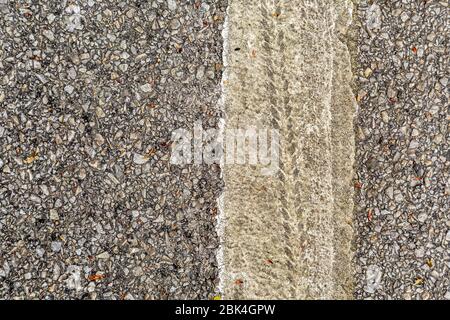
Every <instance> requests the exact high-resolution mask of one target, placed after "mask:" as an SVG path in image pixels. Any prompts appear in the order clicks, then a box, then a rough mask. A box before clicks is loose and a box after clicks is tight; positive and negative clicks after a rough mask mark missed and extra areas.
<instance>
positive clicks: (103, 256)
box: [97, 251, 110, 260]
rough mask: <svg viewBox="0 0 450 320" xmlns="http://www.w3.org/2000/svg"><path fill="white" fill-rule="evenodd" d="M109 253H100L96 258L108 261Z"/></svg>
mask: <svg viewBox="0 0 450 320" xmlns="http://www.w3.org/2000/svg"><path fill="white" fill-rule="evenodd" d="M109 257H110V256H109V253H108V252H106V251H105V252H102V253H100V254H99V255H97V258H99V259H104V260H106V259H109Z"/></svg>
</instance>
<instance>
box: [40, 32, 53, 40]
mask: <svg viewBox="0 0 450 320" xmlns="http://www.w3.org/2000/svg"><path fill="white" fill-rule="evenodd" d="M42 34H43V35H44V37H46V38H47V39H48V40H50V41H53V40H55V35H54V34H53V32H52V31H51V30H44V31H43V32H42Z"/></svg>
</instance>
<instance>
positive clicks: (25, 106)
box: [0, 0, 227, 299]
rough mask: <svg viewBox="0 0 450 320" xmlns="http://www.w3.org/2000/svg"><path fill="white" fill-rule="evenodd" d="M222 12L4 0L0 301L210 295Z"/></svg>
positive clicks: (222, 3)
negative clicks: (193, 138)
mask: <svg viewBox="0 0 450 320" xmlns="http://www.w3.org/2000/svg"><path fill="white" fill-rule="evenodd" d="M226 5H227V1H226V0H211V1H199V0H195V1H194V0H192V1H173V0H169V1H162V0H158V1H156V0H148V1H144V0H132V1H118V0H113V1H106V0H101V1H97V0H96V1H93V0H84V1H49V2H46V1H7V0H0V150H1V152H0V299H23V298H32V299H37V298H39V299H72V298H77V299H80V298H82V299H96V298H98V299H143V298H145V299H181V298H184V299H199V298H204V299H208V298H211V297H212V296H213V295H214V294H215V292H216V288H217V282H218V280H217V275H218V271H217V261H216V250H217V247H218V238H217V234H216V232H215V226H216V214H217V207H216V199H217V197H218V195H219V193H220V191H221V189H222V181H221V179H220V168H219V166H217V165H212V166H207V165H197V166H194V165H188V166H185V167H179V166H174V165H171V164H170V163H169V159H170V151H171V134H172V131H173V130H175V129H178V128H185V129H191V128H192V127H193V125H194V122H195V121H196V120H199V121H201V122H202V123H203V126H204V127H205V128H216V127H217V126H218V120H219V119H220V118H221V117H222V110H221V109H220V107H219V105H218V104H217V100H218V99H219V96H220V85H219V84H220V79H221V73H222V65H221V61H222V37H221V30H222V27H223V21H224V14H225V9H226Z"/></svg>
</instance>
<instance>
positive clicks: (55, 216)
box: [50, 209, 59, 220]
mask: <svg viewBox="0 0 450 320" xmlns="http://www.w3.org/2000/svg"><path fill="white" fill-rule="evenodd" d="M50 219H51V220H59V215H58V211H56V210H55V209H50Z"/></svg>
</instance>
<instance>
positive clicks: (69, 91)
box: [64, 84, 74, 94]
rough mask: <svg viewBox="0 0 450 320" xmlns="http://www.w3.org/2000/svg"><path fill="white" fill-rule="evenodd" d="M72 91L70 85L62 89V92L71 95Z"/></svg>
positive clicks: (72, 88)
mask: <svg viewBox="0 0 450 320" xmlns="http://www.w3.org/2000/svg"><path fill="white" fill-rule="evenodd" d="M73 90H74V87H73V86H71V85H70V84H68V85H67V86H65V87H64V91H65V92H67V93H68V94H72V92H73Z"/></svg>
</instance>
